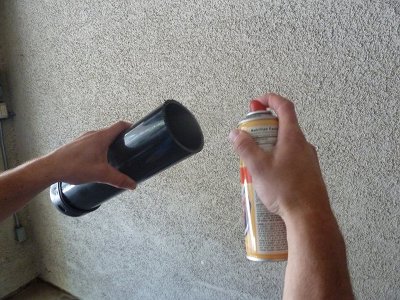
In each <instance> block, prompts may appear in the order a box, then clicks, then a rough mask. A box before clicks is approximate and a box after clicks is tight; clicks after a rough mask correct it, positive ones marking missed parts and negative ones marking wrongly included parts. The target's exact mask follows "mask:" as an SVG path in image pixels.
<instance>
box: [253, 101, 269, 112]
mask: <svg viewBox="0 0 400 300" xmlns="http://www.w3.org/2000/svg"><path fill="white" fill-rule="evenodd" d="M266 109H267V106H266V105H264V104H262V103H261V102H259V101H257V100H251V101H250V112H254V111H265V110H266Z"/></svg>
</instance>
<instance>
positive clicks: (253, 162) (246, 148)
mask: <svg viewBox="0 0 400 300" xmlns="http://www.w3.org/2000/svg"><path fill="white" fill-rule="evenodd" d="M229 139H230V141H231V143H232V144H233V148H234V150H235V152H236V153H237V154H238V155H239V156H240V158H241V160H243V162H244V163H245V165H246V166H247V168H248V169H249V171H250V173H252V174H253V175H256V176H257V175H258V174H257V173H258V172H259V171H262V167H263V165H264V163H265V161H266V159H267V156H268V155H267V153H266V152H265V151H264V150H263V149H262V148H260V146H258V145H257V143H256V141H255V140H254V139H253V138H252V137H251V135H250V134H248V133H247V132H245V131H243V130H239V129H234V130H232V131H231V132H230V133H229Z"/></svg>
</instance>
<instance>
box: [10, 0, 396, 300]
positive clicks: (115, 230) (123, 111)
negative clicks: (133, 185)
mask: <svg viewBox="0 0 400 300" xmlns="http://www.w3.org/2000/svg"><path fill="white" fill-rule="evenodd" d="M4 3H5V11H6V14H5V15H6V16H7V28H8V41H7V49H8V61H9V64H10V70H11V72H10V79H11V82H12V95H13V105H14V109H15V111H16V113H17V117H16V119H15V123H16V134H17V139H18V146H19V147H18V150H19V152H20V156H21V159H29V158H32V157H35V156H38V155H42V154H45V153H47V152H49V151H51V150H52V149H54V148H56V147H58V146H60V145H62V144H63V143H65V142H66V141H68V140H71V139H72V138H74V137H77V136H78V135H79V134H80V133H81V132H83V131H87V130H91V129H93V128H100V127H102V126H105V125H108V124H110V123H112V122H114V121H116V120H119V119H126V120H132V121H134V120H137V119H138V118H140V117H142V116H143V115H145V114H146V113H147V112H149V111H150V110H152V109H153V108H154V107H155V106H157V105H159V104H160V103H161V101H162V100H163V99H168V98H174V99H177V100H180V101H181V102H182V103H184V104H185V105H186V106H188V107H189V108H190V109H191V110H192V111H193V112H194V113H195V115H197V116H198V119H199V121H200V123H201V125H202V127H203V129H204V133H205V142H206V143H205V149H204V151H203V152H202V153H201V154H199V155H196V156H195V157H192V158H191V159H189V160H187V161H185V162H183V163H181V164H179V165H177V166H175V167H174V168H172V169H170V170H168V171H166V172H164V173H162V174H160V175H158V176H157V177H155V178H153V179H150V180H148V181H147V182H145V183H143V184H141V185H140V186H139V187H138V189H137V191H135V192H127V193H124V194H122V195H121V196H119V197H117V198H115V199H114V200H113V201H110V202H108V203H106V204H104V205H103V206H102V207H101V208H100V209H99V210H98V211H96V212H95V213H92V214H89V215H87V216H85V217H82V218H78V219H73V218H68V217H64V216H62V215H61V214H59V213H58V212H57V211H56V210H55V209H54V208H53V207H52V205H51V204H50V201H49V199H48V191H46V192H44V193H43V194H41V195H40V196H39V197H37V199H36V200H35V201H34V202H33V203H32V205H31V207H30V212H31V215H32V219H33V220H32V221H33V225H32V226H33V228H34V233H35V238H36V242H37V247H38V249H37V251H36V253H38V259H39V261H40V266H41V276H42V277H43V278H44V279H45V280H48V281H50V282H52V283H53V284H55V285H58V286H60V287H61V288H63V289H65V290H67V291H69V292H71V293H72V294H75V295H77V296H79V297H81V298H83V299H127V298H131V299H138V298H143V299H154V298H166V299H175V298H180V299H184V298H191V299H221V298H224V299H265V298H267V299H279V298H280V297H281V294H282V286H283V274H284V268H285V264H284V263H270V264H268V263H266V264H262V263H261V264H260V263H251V262H248V261H247V260H246V259H245V257H244V250H243V240H242V238H243V237H242V233H243V225H242V221H241V208H240V201H239V186H238V181H239V179H238V163H237V158H236V157H235V156H234V155H233V154H232V151H231V149H230V146H229V144H228V141H227V134H228V132H229V130H230V129H231V128H233V127H234V126H235V125H236V123H237V121H238V120H239V119H240V118H241V117H242V116H243V114H244V112H245V111H246V108H247V102H248V100H249V99H250V98H251V97H253V96H256V95H258V94H261V93H263V92H265V91H269V90H272V91H276V92H280V93H282V94H284V95H286V96H287V97H289V98H291V99H293V101H294V102H295V104H296V107H297V111H298V114H299V120H300V123H301V125H302V127H303V129H304V130H305V132H306V135H307V137H308V138H309V140H310V141H311V142H312V143H313V144H315V145H317V146H318V151H319V155H320V158H321V165H322V168H323V172H324V175H325V178H326V181H327V184H328V187H329V192H330V196H331V202H332V206H333V208H334V210H335V213H336V215H337V218H338V221H339V224H340V226H341V228H342V230H343V233H344V236H345V239H346V242H347V250H348V259H349V266H350V271H351V277H352V280H353V286H354V291H355V294H356V296H357V297H358V298H359V299H395V298H399V297H400V292H399V291H400V286H399V280H398V274H399V273H400V258H399V243H400V242H399V230H400V220H399V215H400V211H399V210H400V209H399V195H400V190H399V175H400V174H399V169H398V160H399V157H400V149H399V148H400V147H399V145H400V143H399V141H400V130H399V128H400V127H399V123H398V120H399V118H400V115H399V108H398V106H399V95H400V84H399V83H400V78H399V75H400V69H399V67H400V55H399V50H400V6H399V3H398V2H397V1H303V2H301V3H300V1H259V0H258V1H247V2H246V1H245V2H243V1H226V0H221V1H212V2H211V1H208V2H207V1H197V2H196V3H194V2H192V1H169V0H167V1H165V0H162V1H161V0H158V1H156V0H150V1H148V0H146V1H43V2H40V3H38V2H30V1H18V2H17V1H5V2H4Z"/></svg>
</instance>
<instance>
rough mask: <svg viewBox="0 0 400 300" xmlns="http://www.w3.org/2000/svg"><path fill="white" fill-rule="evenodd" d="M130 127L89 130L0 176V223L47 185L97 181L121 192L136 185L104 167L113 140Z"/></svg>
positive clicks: (120, 124)
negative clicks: (120, 189) (52, 150)
mask: <svg viewBox="0 0 400 300" xmlns="http://www.w3.org/2000/svg"><path fill="white" fill-rule="evenodd" d="M130 126H131V124H129V123H127V122H118V123H116V124H114V125H112V126H110V127H108V128H105V129H101V130H98V131H91V132H88V133H86V134H84V135H82V136H81V137H80V138H78V139H76V140H75V141H73V142H71V143H69V144H66V145H65V146H62V147H60V148H59V149H57V150H55V151H54V152H52V153H50V154H48V155H46V156H43V157H40V158H37V159H34V160H32V161H30V162H27V163H25V164H23V165H21V166H18V167H16V168H15V169H12V170H8V171H6V172H3V173H1V174H0V222H1V221H2V220H3V219H5V218H7V217H8V216H10V215H11V214H12V213H14V212H16V211H18V210H19V209H21V208H22V207H24V206H25V205H26V204H27V203H28V202H29V201H30V200H31V199H32V198H33V197H35V196H36V195H37V194H38V193H40V192H41V191H43V190H44V189H45V188H47V187H48V186H49V185H51V184H53V183H55V182H57V181H64V182H68V183H72V184H80V183H86V182H101V183H107V184H110V185H113V186H115V187H118V188H123V189H134V188H135V187H136V183H135V181H134V180H133V179H131V178H130V177H128V176H127V175H125V174H123V173H121V172H119V171H118V170H117V169H115V168H113V167H112V166H110V165H109V164H108V161H107V152H108V148H109V146H110V144H111V143H112V142H113V141H114V140H115V138H116V137H117V136H118V135H119V134H120V133H121V132H122V131H124V130H125V129H127V128H129V127H130Z"/></svg>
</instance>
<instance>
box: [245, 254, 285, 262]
mask: <svg viewBox="0 0 400 300" xmlns="http://www.w3.org/2000/svg"><path fill="white" fill-rule="evenodd" d="M263 256H264V257H259V256H251V255H246V258H247V259H248V260H251V261H269V262H273V261H284V260H287V259H288V254H287V253H282V254H271V255H263Z"/></svg>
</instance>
